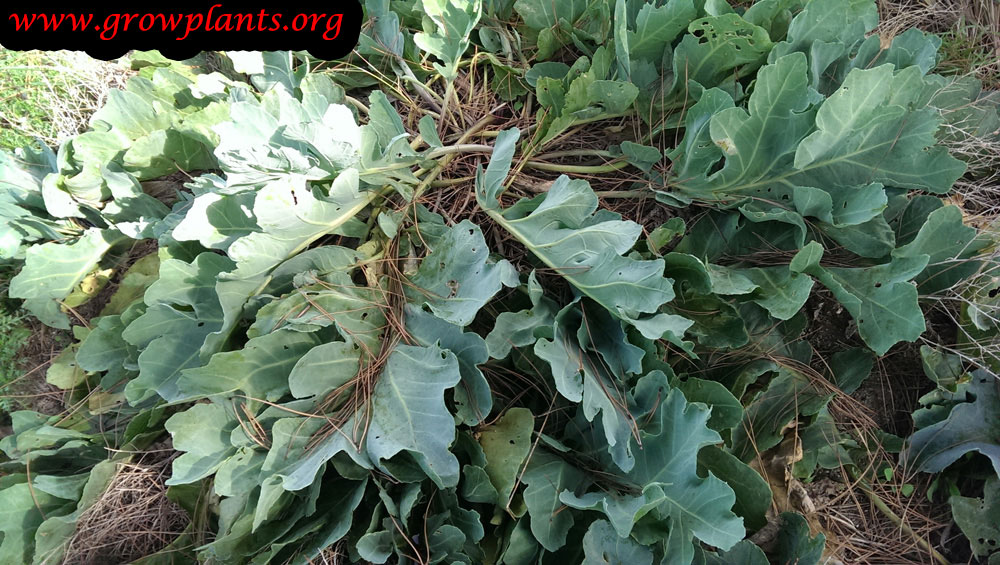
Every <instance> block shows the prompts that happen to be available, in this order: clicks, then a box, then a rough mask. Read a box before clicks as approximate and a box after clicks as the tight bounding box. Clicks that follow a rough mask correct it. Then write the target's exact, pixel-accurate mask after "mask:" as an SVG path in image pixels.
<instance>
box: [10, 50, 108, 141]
mask: <svg viewBox="0 0 1000 565" xmlns="http://www.w3.org/2000/svg"><path fill="white" fill-rule="evenodd" d="M127 69H128V67H127V65H124V64H122V63H121V62H104V61H98V60H96V59H93V58H91V57H88V56H87V55H85V54H83V53H79V52H72V51H54V52H46V51H10V50H8V49H3V48H0V93H2V94H0V147H2V148H4V149H13V148H16V147H21V146H23V145H25V144H28V143H31V142H32V141H33V140H34V139H35V138H41V139H42V140H43V141H44V142H45V143H47V144H49V145H53V146H54V145H57V144H58V143H59V142H60V141H62V140H63V139H66V138H68V137H71V136H73V135H76V134H77V133H80V132H82V131H84V130H85V129H86V127H87V122H88V120H89V118H90V115H91V114H92V113H93V112H94V110H95V109H97V108H99V107H100V106H101V105H102V104H103V102H104V100H105V98H106V94H107V91H108V90H109V89H110V88H114V87H118V86H121V85H122V83H123V80H124V78H125V77H126V76H127V74H128V71H127Z"/></svg>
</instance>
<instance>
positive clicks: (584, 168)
mask: <svg viewBox="0 0 1000 565" xmlns="http://www.w3.org/2000/svg"><path fill="white" fill-rule="evenodd" d="M524 166H525V167H528V168H529V169H536V170H539V171H551V172H553V173H576V174H581V175H596V174H600V173H613V172H615V171H617V170H619V169H624V168H625V167H627V166H628V161H615V162H613V163H608V164H607V165H560V164H558V163H545V162H542V161H528V162H527V163H525V164H524Z"/></svg>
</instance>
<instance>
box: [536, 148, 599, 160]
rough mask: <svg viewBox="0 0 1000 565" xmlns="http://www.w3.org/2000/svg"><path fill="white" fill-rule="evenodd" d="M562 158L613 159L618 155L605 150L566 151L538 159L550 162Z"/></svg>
mask: <svg viewBox="0 0 1000 565" xmlns="http://www.w3.org/2000/svg"><path fill="white" fill-rule="evenodd" d="M560 157H607V158H612V157H616V155H615V154H614V153H612V152H610V151H605V150H603V149H567V150H566V151H552V152H551V153H543V154H542V155H539V156H538V157H536V159H537V160H539V161H548V160H551V159H558V158H560Z"/></svg>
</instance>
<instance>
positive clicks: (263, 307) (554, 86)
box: [0, 0, 1000, 565]
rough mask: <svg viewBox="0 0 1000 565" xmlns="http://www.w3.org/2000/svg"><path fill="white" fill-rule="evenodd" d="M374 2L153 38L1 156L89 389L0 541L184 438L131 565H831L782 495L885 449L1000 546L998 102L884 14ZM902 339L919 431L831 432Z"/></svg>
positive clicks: (15, 557)
mask: <svg viewBox="0 0 1000 565" xmlns="http://www.w3.org/2000/svg"><path fill="white" fill-rule="evenodd" d="M365 8H366V18H367V19H366V24H365V28H364V30H363V34H362V37H361V40H360V43H359V45H358V46H357V48H356V50H355V51H354V52H353V53H352V54H351V55H350V56H349V57H348V58H347V59H345V60H343V61H317V60H314V59H312V58H311V57H310V56H309V55H308V54H307V53H298V52H273V53H247V52H232V53H225V54H211V57H209V56H208V55H205V56H203V57H200V58H199V59H198V60H189V61H184V62H177V61H169V60H166V59H163V58H162V57H160V56H159V55H158V54H156V53H136V54H135V55H134V57H133V66H134V67H135V68H136V70H137V73H136V75H135V76H134V77H133V78H131V80H130V81H129V82H128V86H127V88H126V89H125V90H123V91H114V92H112V93H111V95H110V97H109V98H108V100H107V103H106V105H104V107H103V108H101V109H100V110H99V111H98V112H97V113H95V114H94V115H93V118H92V120H91V123H90V129H89V130H88V131H87V132H85V133H82V134H80V135H78V136H76V137H74V138H72V139H70V140H68V141H66V142H64V143H63V144H62V145H60V146H59V147H58V148H57V149H55V150H53V149H50V148H47V147H34V148H31V147H28V148H24V149H23V150H20V151H18V152H16V153H15V154H5V155H3V156H2V157H0V218H2V219H3V223H2V225H0V254H2V257H3V258H4V261H6V262H7V263H9V264H11V265H14V266H16V267H18V268H19V272H18V274H17V275H16V276H15V277H14V278H13V279H12V280H11V281H10V287H9V294H10V296H11V297H14V298H18V299H22V300H23V306H24V308H25V309H27V311H28V312H30V313H31V314H32V315H33V316H35V317H37V319H38V320H40V321H41V322H42V323H44V324H46V325H48V326H51V327H53V328H61V329H64V330H70V329H72V332H73V336H74V337H75V339H76V342H75V343H74V344H73V345H72V346H70V347H69V348H67V349H66V350H65V351H64V352H63V354H61V355H59V356H58V357H57V358H56V359H55V360H54V362H53V364H52V366H51V368H49V370H48V378H49V381H50V382H52V383H53V384H56V385H57V386H59V387H61V388H64V389H66V390H67V391H68V392H67V396H68V398H69V399H71V400H72V402H71V411H70V414H69V415H62V416H54V417H47V416H44V415H42V414H39V413H35V412H30V411H21V412H15V413H14V414H12V415H11V419H12V425H13V434H12V435H9V436H8V437H6V438H4V439H3V440H2V441H0V449H2V450H3V453H4V459H3V461H2V462H0V473H2V476H0V515H2V517H0V529H2V531H3V537H2V543H0V562H2V563H58V562H60V561H61V560H62V559H64V558H69V557H70V556H69V555H67V552H68V551H69V549H70V548H71V544H70V543H69V542H70V540H71V539H72V537H73V535H74V532H75V529H76V524H77V521H78V519H79V517H80V516H81V514H82V513H83V512H85V511H86V510H87V508H89V506H90V505H92V504H94V501H95V500H96V499H97V498H98V497H99V496H100V494H101V492H102V491H103V489H104V488H106V486H107V484H108V481H109V477H110V476H111V475H112V474H113V472H114V464H115V463H116V462H122V461H128V460H130V458H133V457H135V454H136V453H140V452H141V451H142V450H143V449H146V448H148V447H149V446H150V445H151V444H153V443H154V442H161V443H160V445H162V442H163V441H164V440H167V439H169V443H168V444H167V445H168V446H171V448H172V449H173V450H175V452H176V453H175V458H174V459H173V461H172V465H171V466H170V472H169V478H168V479H167V480H166V484H167V485H169V487H170V488H169V490H168V495H169V496H170V497H171V499H172V500H175V501H177V502H178V503H179V504H180V505H181V506H182V507H183V508H184V509H186V510H187V511H188V512H189V513H190V519H191V523H190V525H189V526H188V528H187V530H185V531H184V532H178V535H176V536H175V537H174V538H171V539H172V540H173V541H172V542H170V543H169V545H165V546H164V547H163V548H162V551H161V552H160V553H157V554H154V555H151V556H148V557H146V558H144V559H143V560H142V561H141V562H143V563H166V562H178V561H172V560H175V559H178V556H182V557H181V559H182V561H184V562H188V561H190V562H205V563H218V564H237V563H256V564H263V563H275V564H282V563H317V562H319V561H317V560H318V559H319V558H320V556H322V555H332V552H338V553H339V554H340V555H341V558H346V559H348V560H350V561H352V562H370V563H386V562H394V563H422V564H428V565H429V564H432V563H469V564H479V563H489V564H499V563H504V564H509V565H515V564H528V563H553V562H557V561H558V562H560V563H580V562H585V563H628V564H639V565H643V564H645V565H649V564H651V563H654V562H656V563H662V564H665V565H666V564H669V565H689V564H693V563H709V564H716V563H718V564H725V563H741V564H766V563H768V562H769V561H770V562H772V563H781V564H784V563H798V564H800V565H805V564H815V563H820V562H821V560H823V559H827V558H830V557H835V558H840V559H843V560H844V562H850V561H849V558H848V557H845V556H843V555H840V557H838V554H837V551H838V550H837V549H836V548H835V547H833V545H832V544H825V542H826V541H829V538H830V537H831V536H834V534H832V533H831V532H830V531H827V530H825V529H824V525H823V524H822V523H819V524H818V523H817V521H816V519H815V517H810V516H808V514H809V510H808V509H807V508H804V507H802V506H795V505H794V504H791V503H790V502H789V499H790V498H791V495H790V494H789V493H790V492H792V491H793V490H794V488H793V487H795V486H797V487H798V488H799V489H800V490H801V484H802V483H803V482H808V481H809V480H810V479H811V478H812V477H813V476H814V475H815V474H816V473H820V472H827V473H829V470H830V469H846V470H847V471H848V474H849V475H850V476H852V477H855V478H856V481H853V485H854V486H856V487H858V488H860V489H862V491H863V492H864V493H866V494H869V495H872V484H873V482H874V481H876V480H877V477H875V476H873V473H872V470H873V469H880V468H879V466H878V465H879V464H878V463H872V460H873V456H872V454H871V452H872V451H873V450H875V449H876V448H874V447H872V444H871V443H870V442H871V441H879V442H883V445H882V446H881V447H879V448H878V449H879V450H884V451H886V452H888V455H886V457H887V460H889V461H893V462H895V463H897V464H898V468H906V469H908V470H909V473H910V474H911V475H914V474H915V473H916V472H917V471H926V472H932V473H939V475H938V478H939V479H940V480H941V484H945V483H947V484H949V485H951V487H950V489H951V490H950V495H951V497H950V506H951V508H952V510H953V513H954V519H955V522H956V523H957V525H958V527H959V528H961V530H962V531H963V532H965V534H966V535H967V536H968V538H969V540H970V543H971V546H970V547H971V551H972V552H973V553H975V554H976V555H977V556H979V557H982V558H984V559H985V558H987V556H988V555H990V553H991V552H994V551H996V550H997V549H998V545H997V544H998V543H1000V531H998V530H997V526H996V525H997V524H998V523H1000V491H998V481H1000V478H998V475H1000V400H998V399H1000V396H998V394H997V390H998V382H997V379H996V377H995V376H994V372H995V371H997V370H998V369H1000V367H997V366H996V365H995V364H991V363H990V361H989V359H987V358H982V357H980V358H977V357H974V356H972V355H970V354H969V352H970V351H972V350H973V349H974V348H973V347H971V346H970V344H971V345H976V344H980V345H981V344H983V343H987V342H989V340H991V339H993V336H994V335H995V333H996V330H997V328H996V326H995V324H994V321H995V319H996V310H997V302H996V300H994V296H995V295H996V288H995V286H996V285H995V283H993V282H992V280H993V279H992V278H991V275H990V273H991V272H992V270H993V269H994V266H995V265H994V261H993V259H992V255H991V254H992V252H993V247H994V245H995V240H994V239H993V237H992V236H991V232H990V231H989V229H986V228H984V227H983V226H978V228H977V227H973V226H971V225H969V222H968V216H969V211H967V210H965V209H963V208H962V207H961V203H957V204H956V203H955V202H954V201H953V200H949V199H948V195H949V192H950V191H951V188H952V186H953V184H954V183H955V182H956V181H957V180H958V179H959V178H961V177H962V176H963V174H965V170H966V165H965V163H964V162H963V161H962V160H960V159H959V158H957V157H955V156H953V155H951V154H950V153H949V150H948V142H949V137H948V135H952V136H954V135H957V134H956V133H955V132H972V133H971V134H970V135H973V134H974V135H982V136H986V135H1000V134H998V133H997V132H998V131H1000V120H998V118H997V106H998V104H997V101H998V99H997V96H996V95H993V94H990V93H987V92H982V91H981V88H980V85H979V83H978V82H976V80H974V79H972V78H965V77H944V76H940V75H937V74H934V73H933V69H934V67H935V64H936V53H937V49H938V47H939V45H940V40H939V39H938V38H937V37H935V36H933V35H929V34H926V33H923V32H921V31H918V30H909V31H906V32H905V33H901V34H899V35H897V36H895V37H885V36H882V35H879V34H877V33H874V32H873V30H875V28H876V26H877V24H878V14H877V10H876V7H875V5H874V3H873V2H871V1H867V0H812V1H809V2H803V1H801V0H760V1H758V2H756V3H753V4H752V5H750V6H749V7H747V6H746V5H745V3H743V4H741V5H740V6H731V5H730V4H727V3H726V2H725V1H724V0H665V1H664V0H555V1H553V0H516V1H510V0H474V1H467V0H407V1H399V2H392V3H390V2H389V1H388V0H367V1H366V2H365ZM943 125H950V126H953V127H951V128H948V129H945V128H943V127H942V126H943ZM946 131H947V132H950V133H948V134H947V135H946V134H945V132H946ZM163 187H167V188H166V189H164V188H163ZM136 250H144V251H142V252H141V253H139V252H137V251H136ZM990 285H993V286H990ZM817 304H820V305H823V306H824V307H825V308H826V310H822V309H821V308H818V307H817ZM942 304H943V305H944V306H942ZM949 308H950V310H949ZM941 309H944V310H945V311H947V312H950V313H951V314H952V316H951V317H950V318H947V317H946V318H947V320H950V322H949V321H947V320H946V323H945V325H946V326H947V325H948V324H949V323H950V324H951V325H950V326H948V327H950V329H945V330H941V329H940V328H937V329H935V327H932V326H933V325H934V324H938V325H941V324H942V322H940V321H937V320H938V319H939V318H941V316H940V315H938V318H934V317H933V316H931V313H932V312H938V311H939V310H941ZM85 310H86V312H89V314H88V313H85ZM823 312H827V314H824V313H823ZM829 312H841V313H843V314H842V316H843V319H844V320H846V321H847V322H848V323H849V324H848V327H847V331H843V330H841V335H840V336H839V337H838V339H835V340H832V341H828V342H823V343H820V342H818V341H817V340H816V339H815V337H816V334H817V331H816V328H817V327H819V326H821V325H822V324H823V322H824V320H823V318H824V316H830V315H832V314H829ZM931 333H933V336H937V338H938V339H937V341H935V340H934V339H931V338H929V337H928V336H929V335H930V334H931ZM940 336H945V337H940ZM947 336H950V337H947ZM920 345H923V348H922V349H921V348H920V347H919V346H920ZM918 351H919V353H918ZM906 355H910V356H911V357H912V358H914V359H916V365H915V366H916V367H917V370H916V371H915V372H910V373H907V374H906V377H905V378H906V379H908V380H909V381H910V382H911V383H913V385H912V386H913V387H916V388H921V389H922V390H923V391H924V392H926V395H925V396H923V397H922V398H921V399H920V408H919V410H917V412H915V413H914V414H913V424H914V425H913V429H914V430H915V432H914V433H913V435H912V436H911V437H908V438H900V437H896V436H894V435H892V434H890V433H889V431H895V430H878V429H862V430H860V431H859V429H860V428H858V427H857V426H849V425H844V421H845V420H844V419H845V418H847V416H845V414H849V413H850V410H845V409H844V406H850V402H849V400H850V399H851V397H850V396H849V395H850V394H851V393H853V392H854V391H856V390H857V389H858V388H859V387H861V386H863V383H864V381H865V379H866V378H868V377H869V375H870V374H871V373H873V367H875V368H876V369H875V370H878V369H877V368H878V367H882V366H883V365H885V364H890V365H891V364H893V363H895V362H897V360H898V359H900V358H901V357H905V356H906ZM921 363H922V365H923V367H924V369H925V371H926V376H924V374H923V373H921V372H920V369H919V368H920V366H921ZM903 433H909V431H905V432H903ZM862 436H863V437H862ZM872 438H875V439H874V440H873V439H872ZM790 445H791V446H792V447H793V448H792V449H791V452H792V454H793V455H792V456H788V455H787V453H788V452H789V446H790ZM795 446H798V447H797V450H798V451H797V456H796V455H795V452H796V450H795V448H794V447H795ZM957 472H961V473H964V474H966V476H967V477H973V479H974V480H971V481H970V480H961V481H959V480H958V479H957V478H956V476H957V475H956V473H957ZM948 473H951V474H948ZM911 488H912V487H911ZM963 489H964V490H963ZM946 491H949V488H944V487H942V488H941V489H940V490H939V492H938V493H937V494H936V496H937V497H938V499H939V500H940V497H941V496H944V497H945V500H948V498H947V497H948V496H949V492H946ZM942 493H943V494H942ZM980 496H983V498H979V497H980ZM883 506H884V504H883ZM812 512H815V508H813V509H812ZM889 512H890V513H891V510H890V511H889ZM802 514H806V516H805V517H803V515H802ZM807 518H808V520H807ZM897 518H898V517H897ZM910 533H912V530H910ZM930 552H931V553H933V554H934V555H935V557H934V558H935V559H937V558H938V557H940V558H941V559H944V557H943V556H941V555H940V553H938V551H937V550H934V549H933V548H931V549H930ZM931 553H929V554H931ZM998 555H1000V554H994V555H993V558H992V560H991V561H990V563H995V562H996V561H997V560H1000V557H998ZM345 556H346V557H345ZM984 562H985V561H984Z"/></svg>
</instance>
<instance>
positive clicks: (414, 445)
mask: <svg viewBox="0 0 1000 565" xmlns="http://www.w3.org/2000/svg"><path fill="white" fill-rule="evenodd" d="M461 378H462V377H461V373H460V372H459V366H458V359H457V358H456V357H455V354H453V353H451V352H450V351H447V350H443V349H441V348H439V347H437V346H429V347H417V346H412V345H400V346H397V347H396V349H395V350H393V352H392V353H391V354H390V355H389V360H388V361H387V362H386V365H385V369H383V371H382V375H381V376H380V377H379V380H378V384H376V386H375V392H374V395H373V396H372V419H371V424H370V427H369V429H368V435H367V442H366V449H367V452H368V456H369V457H371V459H372V461H373V462H375V464H376V465H378V466H379V467H382V468H383V469H384V465H385V464H386V461H387V460H388V459H390V458H392V457H394V456H396V455H397V454H399V453H401V452H406V453H407V454H408V455H409V456H411V457H412V458H413V459H414V461H415V462H416V464H417V465H418V466H419V467H420V469H421V470H422V471H423V472H424V473H425V474H426V475H427V477H428V478H430V479H431V480H432V481H434V483H435V484H437V485H438V486H439V487H441V488H447V487H453V486H455V485H457V484H458V478H459V465H458V459H456V458H455V456H454V455H453V454H452V453H451V452H450V451H449V450H448V448H449V446H450V445H451V443H452V441H454V439H455V422H454V419H453V418H452V415H451V414H450V413H448V409H447V407H446V406H445V404H444V392H445V391H446V390H448V389H449V388H451V387H453V386H455V385H457V384H458V383H459V382H460V381H461Z"/></svg>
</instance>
